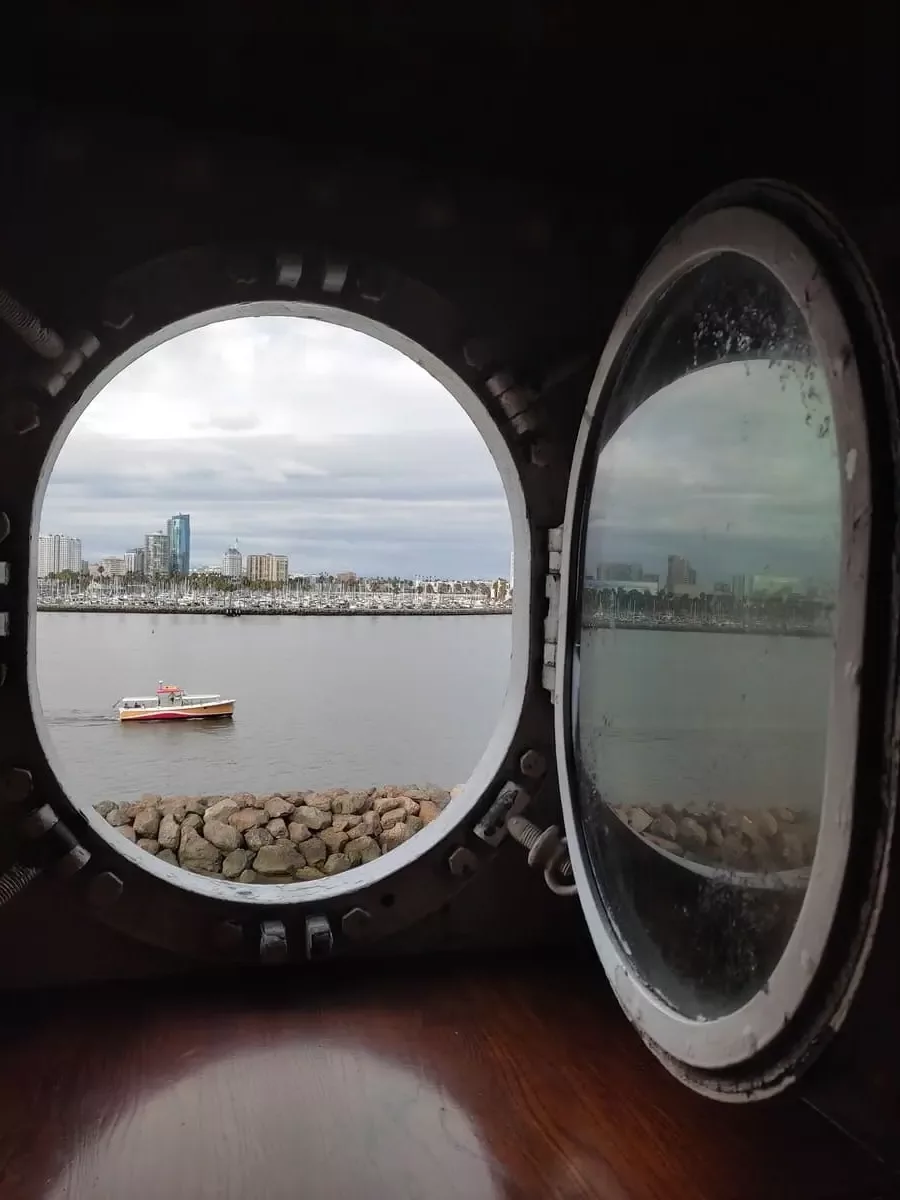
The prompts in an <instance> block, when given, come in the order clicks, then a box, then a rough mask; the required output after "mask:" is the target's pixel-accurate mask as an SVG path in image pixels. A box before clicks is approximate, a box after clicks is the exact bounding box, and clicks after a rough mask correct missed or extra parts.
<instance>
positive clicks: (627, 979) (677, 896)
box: [556, 188, 889, 1097]
mask: <svg viewBox="0 0 900 1200" xmlns="http://www.w3.org/2000/svg"><path fill="white" fill-rule="evenodd" d="M833 237H834V235H833V234H831V232H830V231H829V229H828V225H827V222H826V221H825V220H824V218H822V217H821V216H820V214H819V213H818V212H817V211H816V210H814V209H813V208H812V206H811V205H807V204H806V202H805V201H804V200H802V199H800V198H797V197H794V196H791V195H788V194H787V193H783V192H781V191H779V190H778V189H766V188H755V189H746V190H744V192H743V193H742V192H741V191H740V190H737V191H735V192H731V193H728V194H726V195H724V196H721V197H718V198H715V199H714V200H712V201H710V202H709V203H707V204H706V205H704V206H703V207H702V208H701V209H700V210H698V212H697V213H695V214H693V215H692V216H691V217H689V218H688V219H687V220H686V221H685V223H684V224H683V225H682V226H681V227H680V228H678V229H677V230H676V231H675V233H673V234H672V235H671V237H670V238H669V239H668V240H667V241H666V242H665V243H664V245H663V246H662V248H661V249H660V250H659V252H658V253H657V255H656V256H655V258H654V259H653V260H652V262H651V263H650V265H649V266H648V267H647V269H646V271H645V273H644V275H643V276H642V278H641V279H640V281H639V282H638V284H637V287H636V289H635V291H634V292H633V294H632V296H631V298H630V300H629V301H628V303H627V305H626V308H625V311H624V313H623V315H622V317H621V318H620V320H619V323H618V326H617V328H616V330H615V331H614V333H613V336H612V338H611V340H610V341H609V343H608V345H607V348H606V351H605V355H604V358H603V361H602V362H601V365H600V368H599V371H598V375H597V378H596V381H595V385H594V388H593V390H592V393H591V396H590V399H589V403H588V408H587V412H586V414H585V418H584V421H583V425H582V430H581V434H580V440H579V444H578V448H577V450H576V459H575V468H574V472H573V477H572V483H571V485H570V494H569V501H568V508H567V521H566V526H565V529H564V554H563V579H562V596H563V603H562V616H561V629H560V647H561V649H560V652H559V657H560V659H561V660H562V669H561V670H560V669H559V667H558V668H557V680H556V704H557V713H556V725H557V752H558V756H559V765H560V775H561V780H562V785H561V786H562V792H563V803H564V809H565V821H566V829H567V834H568V842H569V848H570V853H571V857H572V865H573V870H574V874H575V878H576V880H577V884H578V890H579V895H580V897H581V901H582V904H583V907H584V910H585V914H586V916H587V920H588V923H589V926H590V929H591V933H592V936H593V940H594V943H595V945H596V948H597V951H598V953H599V955H600V958H601V960H602V962H603V965H604V967H605V969H606V971H607V973H608V975H609V977H610V980H611V982H612V985H613V987H614V989H615V992H616V994H617V996H618V998H619V1000H620V1002H621V1004H622V1006H623V1008H624V1009H625V1011H626V1013H627V1014H628V1016H629V1017H630V1019H631V1020H632V1021H633V1023H634V1024H635V1025H636V1026H637V1028H638V1029H639V1030H640V1032H641V1034H642V1035H643V1036H644V1038H645V1039H646V1041H647V1042H648V1044H649V1045H650V1046H651V1048H652V1049H653V1050H654V1051H655V1052H656V1053H657V1055H658V1056H659V1057H660V1058H662V1059H663V1061H664V1062H666V1064H667V1065H668V1066H669V1067H670V1069H672V1070H673V1071H675V1072H676V1073H677V1074H679V1075H680V1076H681V1077H682V1078H684V1079H686V1080H687V1081H688V1082H690V1083H691V1084H692V1085H693V1086H695V1087H697V1088H700V1089H702V1090H704V1091H707V1092H708V1093H710V1094H714V1095H718V1096H733V1097H739V1096H740V1097H750V1096H754V1097H756V1096H762V1095H766V1094H771V1092H772V1091H774V1090H777V1089H779V1088H781V1087H783V1086H785V1085H786V1083H787V1082H788V1081H789V1080H790V1079H791V1078H793V1077H794V1075H795V1074H796V1072H797V1070H798V1067H799V1066H800V1065H802V1063H803V1062H805V1061H807V1060H808V1059H809V1058H810V1056H811V1054H812V1052H813V1050H814V1049H815V1048H816V1046H817V1045H818V1044H820V1042H821V1040H822V1038H823V1036H824V1032H825V1030H826V1029H828V1028H829V1026H831V1027H833V1026H834V1025H835V1024H836V1023H837V1021H838V1019H839V1015H840V1012H841V1011H842V1008H843V1006H844V1005H845V1003H846V1002H847V999H848V996H849V995H850V993H851V992H852V988H853V984H854V981H855V978H856V976H857V973H858V971H859V969H860V964H861V961H862V956H863V947H864V944H865V939H866V934H867V931H868V929H869V927H870V926H869V922H871V920H873V919H874V916H873V914H874V913H875V912H876V911H877V897H878V893H879V887H880V881H881V878H882V874H881V873H882V870H883V865H884V858H883V855H884V851H885V841H884V839H883V837H882V835H883V833H884V829H885V828H886V826H885V825H884V824H883V823H884V822H885V821H886V820H887V819H888V816H887V814H886V813H885V811H884V809H883V806H882V803H881V800H880V797H879V793H878V782H877V781H878V762H879V759H878V755H879V753H880V746H879V743H878V739H879V737H880V736H881V733H882V731H883V729H884V720H885V713H884V707H883V703H884V692H883V690H882V688H881V684H880V683H879V678H880V671H881V669H882V668H881V667H880V666H878V665H876V664H874V663H870V662H869V659H868V657H867V655H866V654H865V653H864V648H865V646H866V644H871V643H870V642H868V643H867V639H869V638H871V636H872V631H873V628H874V625H873V624H872V623H873V622H877V621H878V620H879V619H880V618H879V616H878V614H879V613H880V612H883V611H884V610H885V608H886V606H887V605H888V603H889V599H888V596H886V595H883V596H880V597H878V596H873V595H872V593H871V591H870V589H869V574H868V570H869V563H870V554H871V553H872V545H871V542H872V538H873V537H874V536H875V534H874V532H873V531H874V530H875V528H876V522H875V521H873V483H872V473H871V455H870V434H869V425H868V421H869V417H870V414H871V413H872V412H877V411H878V406H879V405H882V404H883V402H884V388H883V386H882V379H881V371H882V369H883V366H879V358H878V354H877V348H878V347H877V344H876V343H877V338H878V333H879V331H878V322H877V319H875V318H873V319H872V321H871V322H868V321H867V320H865V319H864V317H865V314H866V308H867V304H868V300H867V289H866V284H865V281H864V277H863V276H862V273H861V272H859V273H858V277H857V278H853V277H852V276H853V272H854V270H855V264H854V263H853V262H852V259H851V258H850V256H849V255H847V254H846V252H842V253H841V254H840V255H838V254H837V253H835V246H836V242H835V241H834V240H833ZM829 247H830V248H831V254H830V256H829ZM839 296H840V297H841V298H842V300H845V303H842V302H841V301H839V299H838V297H839ZM869 311H870V312H877V309H876V308H875V306H874V304H869ZM873 362H874V364H875V366H874V369H873V368H872V364H873ZM882 362H883V360H882ZM866 371H868V374H867V375H865V376H864V373H865V372H866ZM867 622H868V626H867ZM563 649H564V651H565V652H564V654H563ZM882 682H883V681H882ZM867 730H868V731H869V732H870V733H872V734H874V739H875V740H874V743H870V746H871V745H874V746H875V753H874V755H873V756H870V757H869V758H868V760H867V761H864V756H863V754H862V753H861V740H860V739H861V738H863V737H864V736H866V733H865V731H867ZM876 731H877V732H876ZM873 759H874V763H873ZM873 766H874V769H873Z"/></svg>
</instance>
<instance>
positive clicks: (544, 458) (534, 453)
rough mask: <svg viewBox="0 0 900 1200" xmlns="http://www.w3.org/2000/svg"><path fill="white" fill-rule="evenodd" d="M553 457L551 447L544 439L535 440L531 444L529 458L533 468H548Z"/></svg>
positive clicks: (551, 463)
mask: <svg viewBox="0 0 900 1200" xmlns="http://www.w3.org/2000/svg"><path fill="white" fill-rule="evenodd" d="M555 457H556V455H555V453H554V449H553V446H552V445H551V443H550V442H548V441H547V440H546V438H537V440H536V441H533V442H532V443H531V449H530V450H529V458H530V460H531V465H532V466H533V467H550V466H552V465H553V461H554V459H555Z"/></svg>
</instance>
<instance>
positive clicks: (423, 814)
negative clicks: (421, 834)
mask: <svg viewBox="0 0 900 1200" xmlns="http://www.w3.org/2000/svg"><path fill="white" fill-rule="evenodd" d="M440 815H441V810H440V807H439V806H438V805H437V804H436V803H435V802H434V800H420V801H419V817H420V819H421V821H422V824H423V825H430V824H431V822H432V821H436V820H437V818H438V817H439V816H440Z"/></svg>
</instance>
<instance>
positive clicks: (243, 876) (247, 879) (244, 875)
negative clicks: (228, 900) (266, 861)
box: [237, 868, 259, 883]
mask: <svg viewBox="0 0 900 1200" xmlns="http://www.w3.org/2000/svg"><path fill="white" fill-rule="evenodd" d="M237 881H238V883H258V882H259V876H258V875H257V874H256V872H255V871H251V870H250V869H249V868H248V869H247V870H246V871H241V873H240V875H239V876H238V880H237Z"/></svg>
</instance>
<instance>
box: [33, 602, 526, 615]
mask: <svg viewBox="0 0 900 1200" xmlns="http://www.w3.org/2000/svg"><path fill="white" fill-rule="evenodd" d="M37 611H38V612H42V613H51V612H52V613H103V614H106V615H107V616H109V615H110V614H111V613H125V614H127V615H129V616H139V615H145V616H171V617H508V616H510V614H511V613H512V609H511V608H510V607H503V606H499V605H498V606H497V607H494V608H425V607H422V608H420V609H416V608H412V609H403V608H354V609H334V608H312V607H310V608H241V609H239V610H236V611H231V610H228V609H221V608H194V607H191V606H190V605H183V606H179V605H162V606H158V607H157V606H155V605H154V606H152V607H151V606H149V605H131V604H41V603H38V605H37Z"/></svg>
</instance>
